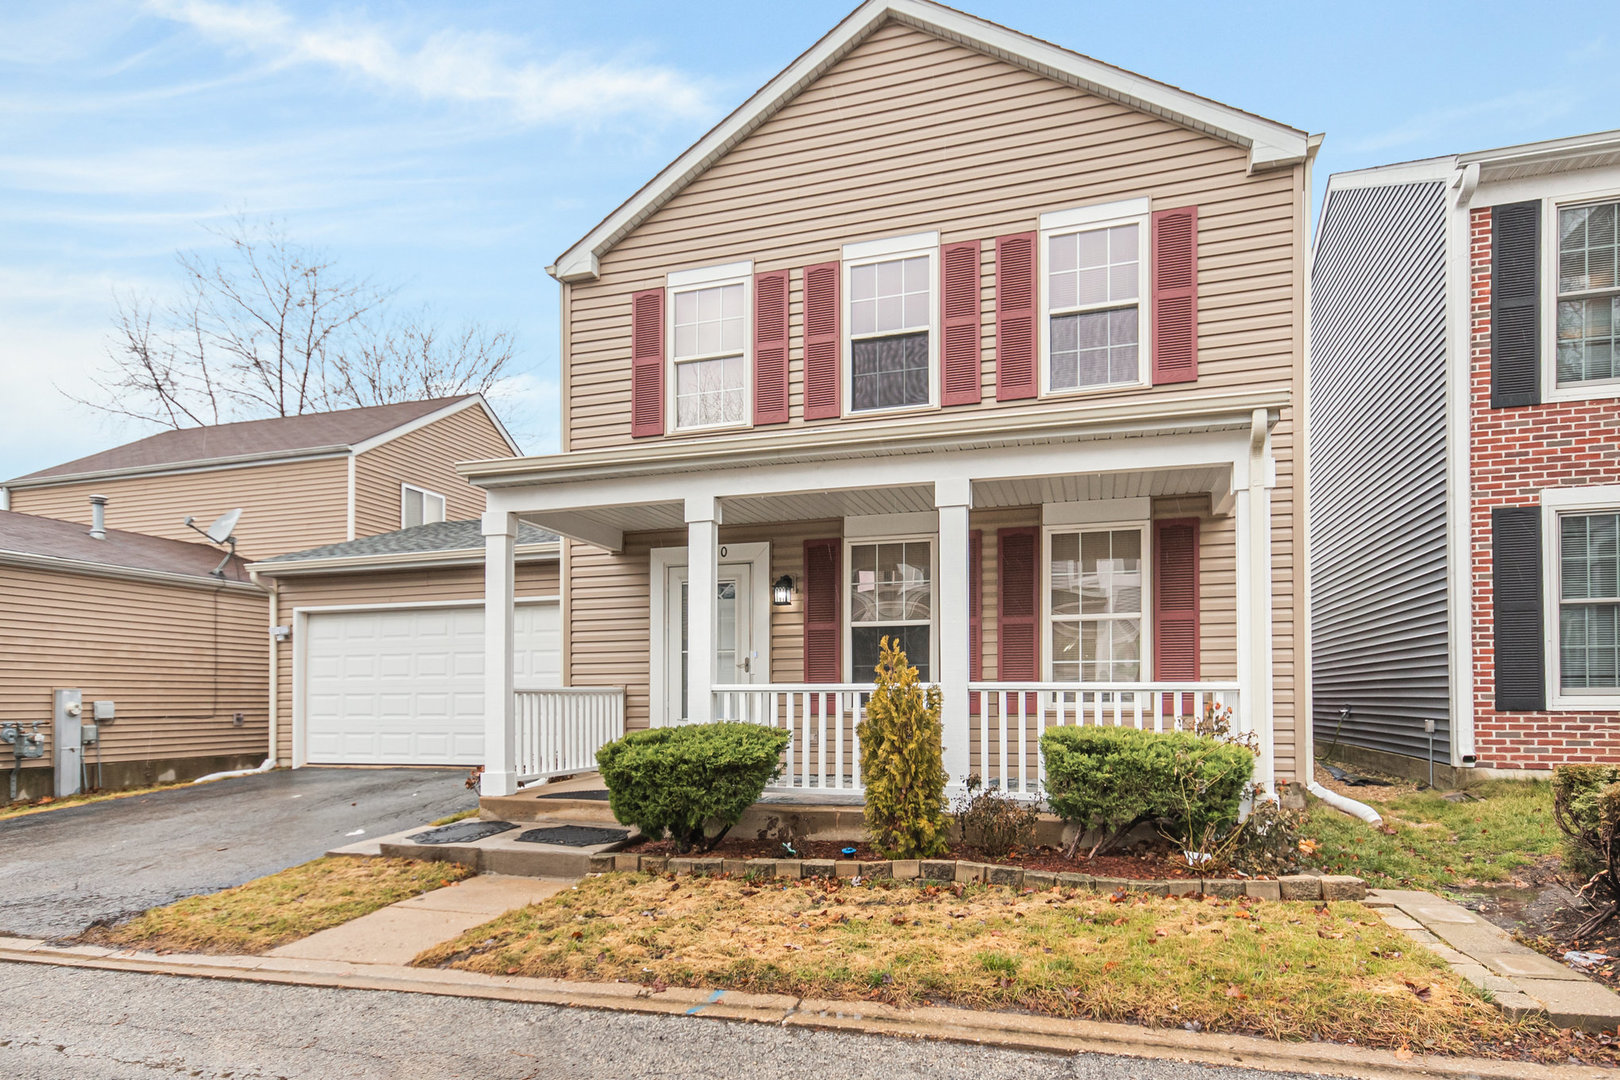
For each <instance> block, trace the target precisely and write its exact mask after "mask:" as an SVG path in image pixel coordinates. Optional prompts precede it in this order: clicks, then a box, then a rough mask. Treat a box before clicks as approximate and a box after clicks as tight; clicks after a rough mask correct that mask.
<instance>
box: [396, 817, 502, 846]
mask: <svg viewBox="0 0 1620 1080" xmlns="http://www.w3.org/2000/svg"><path fill="white" fill-rule="evenodd" d="M515 828H517V826H516V825H514V824H512V823H511V822H510V821H458V822H456V823H455V824H454V825H445V826H442V827H440V828H437V829H429V830H428V831H427V832H419V833H417V834H416V835H415V836H412V837H411V839H412V840H413V841H415V842H416V843H418V844H470V843H472V842H473V841H474V840H482V839H483V838H484V837H486V836H494V835H496V834H497V833H503V832H506V831H507V830H508V829H515Z"/></svg>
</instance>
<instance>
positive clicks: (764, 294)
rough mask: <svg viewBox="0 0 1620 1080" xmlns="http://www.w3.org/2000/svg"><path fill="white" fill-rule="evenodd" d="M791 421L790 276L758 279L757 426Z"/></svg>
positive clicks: (780, 274) (784, 273) (781, 272)
mask: <svg viewBox="0 0 1620 1080" xmlns="http://www.w3.org/2000/svg"><path fill="white" fill-rule="evenodd" d="M787 420H788V272H787V271H786V270H778V271H776V272H774V273H770V274H759V275H757V276H755V278H754V423H756V424H785V423H787Z"/></svg>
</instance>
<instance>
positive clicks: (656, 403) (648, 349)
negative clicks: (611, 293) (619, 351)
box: [630, 289, 664, 439]
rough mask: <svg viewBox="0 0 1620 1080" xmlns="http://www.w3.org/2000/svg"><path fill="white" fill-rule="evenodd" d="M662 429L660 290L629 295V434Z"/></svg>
mask: <svg viewBox="0 0 1620 1080" xmlns="http://www.w3.org/2000/svg"><path fill="white" fill-rule="evenodd" d="M663 433H664V290H663V289H647V290H645V291H643V292H638V293H635V294H634V295H632V296H631V297H630V435H631V437H632V438H638V439H639V438H641V437H642V436H644V435H662V434H663Z"/></svg>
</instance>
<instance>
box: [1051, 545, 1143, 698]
mask: <svg viewBox="0 0 1620 1080" xmlns="http://www.w3.org/2000/svg"><path fill="white" fill-rule="evenodd" d="M1047 545H1048V547H1047V550H1048V557H1047V588H1048V600H1047V625H1048V652H1047V655H1048V656H1050V657H1051V658H1052V659H1051V664H1052V681H1053V682H1075V683H1108V682H1138V681H1140V680H1141V679H1142V677H1143V671H1144V665H1143V649H1144V643H1145V642H1146V634H1145V632H1144V631H1145V628H1146V626H1147V589H1146V588H1145V587H1144V584H1145V581H1146V577H1145V574H1144V572H1143V566H1144V565H1145V559H1146V554H1147V552H1146V548H1147V530H1146V529H1145V528H1143V527H1141V526H1132V527H1130V528H1106V529H1075V530H1060V531H1051V532H1049V533H1048V534H1047Z"/></svg>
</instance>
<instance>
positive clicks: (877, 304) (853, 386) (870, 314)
mask: <svg viewBox="0 0 1620 1080" xmlns="http://www.w3.org/2000/svg"><path fill="white" fill-rule="evenodd" d="M938 248H939V236H938V234H937V233H925V234H920V235H917V236H904V237H898V238H896V239H894V240H878V241H873V242H870V243H864V244H848V245H846V246H845V247H844V274H845V282H846V287H845V290H844V295H845V296H846V297H847V300H846V306H847V309H848V319H847V322H846V324H845V325H847V326H848V327H849V332H848V337H849V348H848V352H847V353H846V356H847V357H848V360H849V364H848V368H847V370H848V371H849V397H848V402H849V404H848V408H847V411H848V412H852V413H856V412H874V411H878V410H883V409H906V408H917V407H921V406H927V405H931V404H933V402H934V399H935V392H934V367H935V364H934V356H935V349H936V340H935V339H936V338H937V334H936V333H935V326H934V323H935V317H936V311H937V308H938V304H937V299H936V296H935V282H936V280H937V279H938V277H939V275H938V273H937V272H936V270H935V266H934V261H935V259H936V258H937V257H938Z"/></svg>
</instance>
